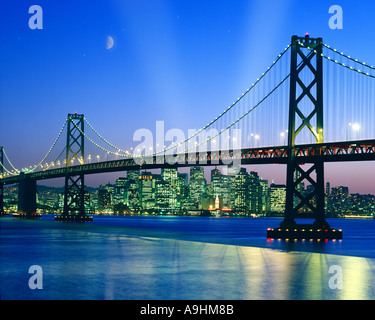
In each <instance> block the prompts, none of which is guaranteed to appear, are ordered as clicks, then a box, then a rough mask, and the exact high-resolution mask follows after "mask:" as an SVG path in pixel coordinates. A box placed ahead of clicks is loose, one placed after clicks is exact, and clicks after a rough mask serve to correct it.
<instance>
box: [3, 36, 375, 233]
mask: <svg viewBox="0 0 375 320" xmlns="http://www.w3.org/2000/svg"><path fill="white" fill-rule="evenodd" d="M289 51H290V54H287V53H288V52H289ZM323 69H324V70H325V73H323ZM374 71H375V68H374V67H373V66H370V65H368V64H366V63H364V62H362V61H360V60H358V59H354V58H352V57H350V56H348V55H346V54H344V53H343V52H340V51H338V50H336V49H332V48H331V47H330V46H328V45H325V44H324V43H323V40H322V39H321V38H310V37H309V35H306V36H305V37H297V36H293V37H292V42H291V44H290V45H288V46H287V47H286V48H285V50H284V51H283V52H282V53H280V54H279V55H278V56H277V58H276V59H275V61H273V63H272V64H271V65H270V66H269V67H268V68H267V69H266V71H265V72H264V73H263V74H262V75H261V77H259V78H257V79H256V81H255V82H254V83H253V84H252V85H251V86H250V87H249V88H248V89H247V90H246V91H245V92H244V93H243V94H242V95H241V96H240V97H239V98H238V99H236V100H235V101H234V102H233V103H232V104H231V105H229V106H228V107H227V108H225V110H224V111H223V112H222V113H220V114H219V115H218V116H217V117H216V118H214V119H213V120H212V121H211V122H209V123H208V124H206V125H205V126H203V127H202V128H201V129H200V130H196V131H195V132H194V133H193V134H191V135H190V136H189V137H188V138H186V139H185V138H183V139H180V140H179V141H177V142H172V143H171V144H170V145H169V146H165V145H164V146H160V145H156V146H154V145H153V144H151V145H146V144H141V145H140V146H138V147H136V148H135V149H133V148H130V149H127V150H124V149H121V148H119V147H117V146H115V145H114V144H112V143H111V142H109V141H108V140H106V139H105V138H103V136H102V135H101V134H100V133H99V132H98V131H96V130H95V129H94V127H93V126H92V125H91V124H90V123H89V122H88V120H87V119H86V118H85V117H84V115H82V114H77V113H76V114H69V115H68V117H67V119H66V121H65V123H64V125H63V127H62V129H61V130H60V132H59V134H58V136H57V138H56V140H55V141H54V143H53V144H52V147H51V148H50V150H49V151H48V152H47V153H46V155H45V156H44V158H43V159H42V160H41V161H40V162H39V164H37V165H34V166H30V167H28V168H23V169H17V168H16V167H15V166H14V165H13V164H12V162H11V161H10V159H9V157H8V155H7V154H6V152H5V150H4V148H0V164H1V166H0V210H1V213H4V211H3V186H4V185H9V184H15V183H18V184H19V200H18V211H19V213H20V214H21V215H23V216H25V217H27V218H31V217H33V216H34V215H35V213H36V181H38V180H43V179H52V178H59V177H60V178H61V177H64V178H65V197H64V212H63V214H62V216H61V217H60V218H61V219H62V220H66V221H82V220H83V221H84V220H85V219H86V213H85V208H84V185H85V183H84V177H85V175H88V174H96V173H104V172H116V171H125V170H135V169H160V168H179V167H191V166H196V165H199V166H231V167H240V166H241V165H251V164H285V165H286V168H287V181H286V186H287V193H286V207H285V218H284V221H283V222H282V223H281V225H280V227H279V228H275V229H269V230H268V237H271V238H305V237H306V238H309V237H310V238H341V237H342V233H341V231H338V230H334V229H331V228H330V226H329V225H328V224H327V222H326V219H325V212H324V163H325V162H339V161H371V160H375V126H374V125H373V121H372V120H373V119H374V118H375V111H374V110H375V106H374V104H375V80H374V78H375V72H374ZM323 83H324V86H323ZM323 91H324V93H325V95H324V96H323ZM323 105H325V106H326V107H325V108H324V109H323ZM323 118H324V119H325V121H324V123H323ZM63 136H66V140H65V141H64V139H62V137H63ZM155 149H156V151H154V150H155ZM302 182H304V183H307V184H311V185H312V186H313V188H311V189H310V190H312V191H311V192H310V194H302V193H301V192H300V191H299V188H298V186H299V185H300V183H302ZM306 208H307V209H308V212H309V214H308V217H310V218H313V219H314V220H315V221H314V223H313V224H312V225H305V224H303V225H298V224H296V222H295V219H296V218H299V217H305V216H306V214H305V212H306V210H304V209H306ZM303 212H304V213H303ZM305 230H312V231H310V234H309V235H308V236H306V235H305V234H304V232H305ZM322 230H323V231H324V232H323V233H324V234H323V235H322V232H320V231H322ZM318 231H319V232H318Z"/></svg>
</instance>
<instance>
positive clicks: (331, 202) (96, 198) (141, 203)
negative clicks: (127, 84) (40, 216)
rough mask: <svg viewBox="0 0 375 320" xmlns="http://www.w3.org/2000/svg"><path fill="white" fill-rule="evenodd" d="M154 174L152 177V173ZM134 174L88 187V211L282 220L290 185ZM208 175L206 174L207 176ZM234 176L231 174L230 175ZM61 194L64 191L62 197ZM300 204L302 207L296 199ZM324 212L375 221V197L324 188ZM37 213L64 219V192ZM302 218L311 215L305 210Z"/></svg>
mask: <svg viewBox="0 0 375 320" xmlns="http://www.w3.org/2000/svg"><path fill="white" fill-rule="evenodd" d="M151 171H152V172H151ZM151 171H147V170H130V171H127V172H126V174H124V175H123V176H120V177H118V178H117V179H116V181H115V182H114V183H106V184H103V185H100V186H99V187H97V188H89V187H86V191H85V200H84V201H85V210H86V211H87V213H91V214H94V213H95V214H109V215H119V214H120V215H123V214H132V215H133V214H138V215H139V214H142V215H144V214H146V215H148V214H159V215H160V214H162V215H165V214H167V215H203V216H218V215H224V216H225V215H231V216H253V217H261V216H268V217H272V216H282V215H283V214H284V210H285V196H286V185H283V184H276V183H274V182H273V181H268V180H264V179H262V177H260V176H259V174H258V172H256V171H247V170H246V169H245V168H241V169H240V171H239V172H237V173H236V174H235V175H228V174H225V173H223V172H222V171H220V170H219V169H217V168H215V169H211V170H209V171H210V175H209V177H210V179H209V180H206V178H205V175H204V171H205V170H204V168H203V167H194V168H191V170H190V172H189V174H188V173H180V172H179V171H178V169H173V168H172V169H162V170H161V172H159V173H155V170H151ZM206 171H207V170H206ZM228 173H229V172H228ZM311 188H312V186H311V185H305V184H304V183H301V184H300V185H299V187H298V190H299V192H301V193H302V194H303V193H306V194H309V193H310V192H311ZM16 189H17V188H14V187H12V186H9V187H7V188H6V190H5V198H4V203H5V210H6V211H10V212H12V210H13V211H14V210H17V190H16ZM59 190H60V191H59ZM295 201H298V200H297V199H295ZM325 201H326V204H325V207H326V213H327V215H328V216H329V217H352V216H366V217H367V218H369V217H372V216H373V215H374V210H375V195H373V194H364V195H363V194H358V193H353V192H350V189H349V188H348V187H347V186H334V185H331V183H330V182H327V183H326V186H325ZM37 203H38V212H40V213H54V214H56V213H61V212H62V210H63V207H64V192H63V188H61V187H60V188H54V187H48V186H43V187H42V188H39V191H38V196H37ZM301 213H307V214H308V213H309V209H308V208H307V207H302V210H301Z"/></svg>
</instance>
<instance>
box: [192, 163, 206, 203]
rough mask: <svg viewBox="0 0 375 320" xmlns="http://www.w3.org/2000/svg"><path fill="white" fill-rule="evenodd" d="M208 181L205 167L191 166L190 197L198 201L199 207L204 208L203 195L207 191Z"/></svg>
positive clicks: (195, 201)
mask: <svg viewBox="0 0 375 320" xmlns="http://www.w3.org/2000/svg"><path fill="white" fill-rule="evenodd" d="M206 188H207V182H206V179H205V178H204V169H203V168H201V167H192V168H190V182H189V197H190V198H191V200H192V201H193V202H194V203H196V206H197V209H202V204H201V199H202V195H203V194H204V193H206Z"/></svg>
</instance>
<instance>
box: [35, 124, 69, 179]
mask: <svg viewBox="0 0 375 320" xmlns="http://www.w3.org/2000/svg"><path fill="white" fill-rule="evenodd" d="M67 123H68V119H66V120H65V123H64V125H63V127H62V128H61V130H60V132H59V134H58V136H57V138H56V139H55V142H54V143H53V145H52V146H51V148H50V149H49V151H48V152H47V154H46V155H45V157H44V158H43V159H42V160H41V161H40V162H39V164H37V165H36V166H35V167H34V168H33V169H31V170H30V171H31V172H33V171H35V170H36V169H37V168H39V167H40V166H41V165H42V164H43V162H44V161H45V160H46V159H47V157H48V156H49V155H50V154H51V152H52V150H53V148H54V147H55V146H56V144H57V142H58V141H59V139H60V137H61V134H62V133H63V131H64V129H65V127H66V124H67ZM61 154H62V152H61V153H60V155H61ZM60 155H59V157H60Z"/></svg>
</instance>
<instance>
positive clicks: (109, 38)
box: [105, 36, 115, 50]
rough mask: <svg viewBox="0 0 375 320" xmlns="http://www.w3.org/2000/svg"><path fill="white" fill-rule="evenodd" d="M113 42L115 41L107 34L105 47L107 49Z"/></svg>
mask: <svg viewBox="0 0 375 320" xmlns="http://www.w3.org/2000/svg"><path fill="white" fill-rule="evenodd" d="M114 44H115V41H114V40H113V38H112V37H111V36H108V37H107V43H106V46H105V47H106V48H107V50H109V49H111V48H112V47H113V45H114Z"/></svg>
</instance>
